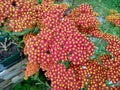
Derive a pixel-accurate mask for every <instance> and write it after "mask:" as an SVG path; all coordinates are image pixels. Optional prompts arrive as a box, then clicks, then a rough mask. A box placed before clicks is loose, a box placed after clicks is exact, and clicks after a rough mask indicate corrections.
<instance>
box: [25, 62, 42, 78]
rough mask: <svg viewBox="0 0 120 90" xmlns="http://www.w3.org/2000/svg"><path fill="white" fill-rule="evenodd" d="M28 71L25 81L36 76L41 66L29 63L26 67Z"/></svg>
mask: <svg viewBox="0 0 120 90" xmlns="http://www.w3.org/2000/svg"><path fill="white" fill-rule="evenodd" d="M26 67H27V68H26V71H25V77H24V78H25V79H28V77H29V76H31V75H33V74H35V73H36V72H37V71H39V69H40V66H39V64H38V63H36V62H27V66H26Z"/></svg>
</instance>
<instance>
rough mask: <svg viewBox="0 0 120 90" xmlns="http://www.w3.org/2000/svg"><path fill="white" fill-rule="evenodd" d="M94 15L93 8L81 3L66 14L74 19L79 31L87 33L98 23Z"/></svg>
mask: <svg viewBox="0 0 120 90" xmlns="http://www.w3.org/2000/svg"><path fill="white" fill-rule="evenodd" d="M95 16H96V15H95V12H94V11H93V8H92V7H91V6H90V5H88V4H81V5H80V6H79V7H78V8H75V9H74V10H73V11H72V12H71V13H70V14H69V15H68V17H69V18H71V19H73V20H74V21H75V23H76V25H77V27H78V28H79V31H80V32H83V33H87V34H89V33H90V32H91V30H93V29H94V28H98V26H99V25H100V22H99V21H98V19H97V18H96V17H95Z"/></svg>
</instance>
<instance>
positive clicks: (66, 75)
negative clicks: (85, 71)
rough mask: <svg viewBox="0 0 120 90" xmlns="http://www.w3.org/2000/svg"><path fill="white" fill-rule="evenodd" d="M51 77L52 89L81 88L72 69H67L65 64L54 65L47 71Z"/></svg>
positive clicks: (70, 89)
mask: <svg viewBox="0 0 120 90" xmlns="http://www.w3.org/2000/svg"><path fill="white" fill-rule="evenodd" d="M46 76H47V77H49V78H50V79H51V82H52V83H51V86H52V88H53V89H52V90H79V88H80V86H79V84H78V80H77V79H76V76H75V73H74V71H73V70H72V69H68V70H67V69H66V67H65V66H64V65H63V64H59V65H54V66H53V67H52V68H51V69H49V70H48V71H47V73H46Z"/></svg>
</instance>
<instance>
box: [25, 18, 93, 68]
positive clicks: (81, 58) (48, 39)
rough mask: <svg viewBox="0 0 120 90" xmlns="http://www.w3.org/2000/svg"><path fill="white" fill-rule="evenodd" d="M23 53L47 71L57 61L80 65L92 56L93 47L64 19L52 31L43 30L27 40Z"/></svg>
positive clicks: (72, 24)
mask: <svg viewBox="0 0 120 90" xmlns="http://www.w3.org/2000/svg"><path fill="white" fill-rule="evenodd" d="M26 50H27V51H26ZM25 51H26V52H27V54H28V56H29V60H33V61H36V62H39V63H40V64H41V67H42V68H43V69H44V70H47V69H49V68H47V67H48V65H49V64H50V65H49V66H51V65H53V64H55V63H58V61H59V60H62V61H67V60H70V61H72V63H73V64H82V63H83V62H85V61H86V60H88V59H89V57H90V56H91V55H93V53H94V45H93V43H92V42H91V41H90V40H89V39H87V38H86V36H85V35H82V34H80V33H79V32H78V31H77V29H76V28H75V26H74V23H72V22H71V21H70V20H67V19H65V20H61V22H59V24H58V26H54V28H53V29H48V28H46V29H45V28H44V29H42V30H41V32H40V33H39V34H38V35H37V36H33V37H31V38H30V39H29V40H27V42H26V48H25ZM43 66H44V67H43Z"/></svg>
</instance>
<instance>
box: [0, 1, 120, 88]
mask: <svg viewBox="0 0 120 90" xmlns="http://www.w3.org/2000/svg"><path fill="white" fill-rule="evenodd" d="M5 2H7V1H5ZM13 2H14V4H15V5H13ZM2 3H3V1H1V3H0V5H1V6H2V7H4V4H3V5H2ZM5 5H10V7H11V8H13V9H12V12H11V10H8V12H6V13H4V12H3V11H2V10H0V11H1V13H0V14H1V16H0V17H1V20H0V23H2V22H3V20H4V19H5V18H8V22H6V25H7V26H9V28H8V30H10V31H13V32H23V31H24V29H26V28H29V30H32V29H33V28H34V27H35V26H38V27H39V28H40V31H39V32H38V33H37V34H34V33H29V34H26V35H25V36H24V38H23V40H24V43H25V47H24V53H25V54H26V55H28V60H29V61H28V63H27V66H26V70H25V79H27V78H28V77H29V76H31V75H33V74H35V73H36V72H38V71H39V69H42V70H44V71H46V73H45V75H46V77H48V78H49V79H50V80H51V89H52V90H79V89H81V88H84V87H86V86H88V90H107V89H109V88H110V89H111V90H119V89H120V87H118V86H117V85H116V84H117V83H118V82H119V81H120V71H119V69H120V66H119V65H120V50H119V49H120V41H119V38H118V37H117V36H113V35H111V34H108V33H104V32H102V31H101V30H100V29H99V25H100V22H99V20H98V19H97V17H96V16H98V13H96V12H94V10H93V8H92V6H91V5H88V4H81V5H80V6H79V7H77V8H75V9H73V10H72V11H69V5H68V4H66V3H65V4H54V1H53V0H43V1H42V3H41V4H38V3H37V2H36V0H15V1H14V0H10V2H9V3H5ZM6 8H7V6H6ZM3 13H4V14H5V15H4V14H3ZM7 13H9V14H8V15H7ZM11 13H12V14H11ZM66 13H67V14H66ZM111 13H113V14H114V13H116V11H111ZM2 15H3V16H2ZM115 18H116V17H115ZM107 20H109V17H108V18H107ZM113 21H114V20H113V19H112V22H113ZM115 22H117V21H116V19H115ZM118 22H119V21H118ZM117 24H118V23H117ZM117 24H116V25H117ZM118 26H119V25H118ZM87 35H90V36H91V37H96V38H100V39H103V40H104V41H106V42H108V45H107V47H106V50H107V51H109V52H110V53H111V54H108V55H106V54H102V55H100V56H98V57H99V58H98V59H96V58H91V57H92V56H93V55H94V54H95V49H96V47H95V44H94V43H93V42H92V41H91V40H90V39H89V38H88V37H87ZM100 62H102V63H100ZM65 63H68V66H67V65H66V64H65ZM107 80H109V81H111V82H112V85H113V86H114V87H111V86H109V85H107V83H106V82H107ZM115 85H116V86H115Z"/></svg>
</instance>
